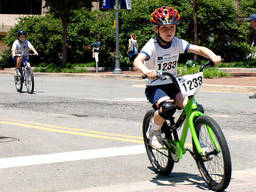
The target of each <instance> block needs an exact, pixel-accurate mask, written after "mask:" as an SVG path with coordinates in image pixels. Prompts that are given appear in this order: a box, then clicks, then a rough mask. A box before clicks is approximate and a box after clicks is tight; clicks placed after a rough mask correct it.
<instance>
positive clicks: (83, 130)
mask: <svg viewBox="0 0 256 192" xmlns="http://www.w3.org/2000/svg"><path fill="white" fill-rule="evenodd" d="M16 122H21V123H29V124H33V125H39V126H43V127H51V128H56V129H65V130H72V131H79V132H87V133H95V134H100V135H107V136H114V137H124V138H132V139H138V140H142V139H143V138H142V137H140V136H132V135H124V134H116V133H107V132H102V131H93V130H87V129H77V128H70V127H63V126H57V125H51V124H42V123H37V122H32V121H16Z"/></svg>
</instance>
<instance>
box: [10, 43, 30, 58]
mask: <svg viewBox="0 0 256 192" xmlns="http://www.w3.org/2000/svg"><path fill="white" fill-rule="evenodd" d="M32 48H34V47H33V46H32V44H31V43H30V42H29V41H28V40H25V41H23V42H20V41H19V40H15V41H14V42H13V44H12V51H13V50H15V53H16V54H21V55H28V54H29V50H30V49H32Z"/></svg>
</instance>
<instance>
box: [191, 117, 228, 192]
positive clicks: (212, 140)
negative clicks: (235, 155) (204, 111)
mask: <svg viewBox="0 0 256 192" xmlns="http://www.w3.org/2000/svg"><path fill="white" fill-rule="evenodd" d="M195 129H196V133H197V136H198V139H199V142H200V145H201V147H202V150H203V155H200V154H199V153H198V151H197V149H196V146H195V143H194V142H193V152H194V154H195V159H196V163H197V166H198V169H199V172H200V174H201V175H202V177H203V178H204V180H205V181H206V183H207V185H208V186H209V188H210V189H211V190H214V191H223V190H224V189H226V188H227V187H228V185H229V182H230V179H231V172H232V171H231V170H232V167H231V156H230V152H229V148H228V144H227V142H226V139H225V136H224V134H223V132H222V131H221V129H220V127H219V125H218V124H217V122H216V121H215V120H214V119H212V118H211V117H208V116H200V117H198V118H197V119H196V121H195Z"/></svg>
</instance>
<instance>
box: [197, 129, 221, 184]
mask: <svg viewBox="0 0 256 192" xmlns="http://www.w3.org/2000/svg"><path fill="white" fill-rule="evenodd" d="M214 137H215V136H214ZM215 140H216V142H217V144H218V146H219V143H218V140H217V139H216V137H215ZM199 141H200V144H201V146H202V148H206V150H207V153H211V155H210V156H209V158H210V160H209V161H207V160H205V161H204V162H203V163H204V166H205V168H206V169H207V172H208V174H209V176H210V177H211V178H212V179H213V180H214V181H216V182H217V183H219V182H221V180H222V179H223V176H224V164H223V156H222V151H220V152H219V153H218V154H217V155H215V154H214V153H212V152H213V151H215V150H216V149H215V147H214V144H213V143H212V140H211V138H210V135H209V133H208V130H207V127H206V125H202V126H201V129H200V132H199Z"/></svg>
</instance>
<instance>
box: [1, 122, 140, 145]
mask: <svg viewBox="0 0 256 192" xmlns="http://www.w3.org/2000/svg"><path fill="white" fill-rule="evenodd" d="M0 123H1V124H6V125H15V126H19V127H28V128H33V129H41V130H46V131H52V132H58V133H66V134H72V135H80V136H86V137H93V138H102V139H110V140H116V141H125V142H132V143H140V144H143V143H144V142H143V141H142V140H141V141H140V140H133V139H126V138H118V137H110V136H104V135H96V134H88V133H82V132H75V131H66V130H61V129H54V128H47V127H41V126H36V125H29V124H24V123H18V122H11V121H0Z"/></svg>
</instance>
